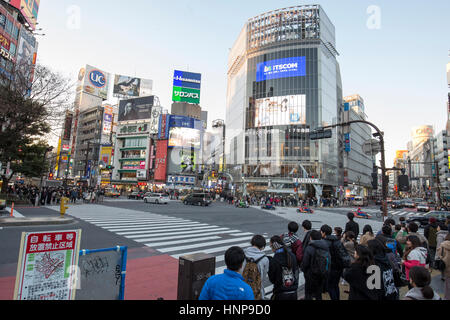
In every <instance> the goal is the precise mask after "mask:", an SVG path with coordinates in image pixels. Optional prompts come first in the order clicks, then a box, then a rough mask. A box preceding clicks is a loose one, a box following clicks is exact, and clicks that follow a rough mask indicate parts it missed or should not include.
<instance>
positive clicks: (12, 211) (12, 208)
mask: <svg viewBox="0 0 450 320" xmlns="http://www.w3.org/2000/svg"><path fill="white" fill-rule="evenodd" d="M11 217H14V202H13V203H12V205H11Z"/></svg>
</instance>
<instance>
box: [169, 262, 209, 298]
mask: <svg viewBox="0 0 450 320" xmlns="http://www.w3.org/2000/svg"><path fill="white" fill-rule="evenodd" d="M215 272H216V257H214V256H211V255H209V254H206V253H196V254H190V255H186V256H182V257H180V259H179V268H178V291H177V299H178V300H198V297H199V296H200V292H201V291H202V288H203V285H204V284H205V282H206V280H207V279H208V278H209V277H211V276H213V275H214V274H215Z"/></svg>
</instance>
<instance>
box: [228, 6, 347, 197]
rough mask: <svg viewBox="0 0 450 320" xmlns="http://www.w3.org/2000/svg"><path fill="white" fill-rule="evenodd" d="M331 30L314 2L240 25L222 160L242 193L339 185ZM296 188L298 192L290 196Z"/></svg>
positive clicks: (309, 192)
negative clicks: (315, 136) (327, 130)
mask: <svg viewBox="0 0 450 320" xmlns="http://www.w3.org/2000/svg"><path fill="white" fill-rule="evenodd" d="M335 47H336V42H335V28H334V26H333V24H332V23H331V21H330V20H329V18H328V17H327V15H326V14H325V12H324V10H323V9H322V7H321V6H319V5H306V6H296V7H290V8H284V9H278V10H274V11H270V12H266V13H263V14H261V15H259V16H256V17H254V18H251V19H249V20H248V21H247V23H246V24H245V25H244V27H243V28H242V31H241V32H240V34H239V36H238V38H237V40H236V42H235V43H234V45H233V47H232V48H231V50H230V53H229V59H228V74H227V75H228V88H227V107H226V132H227V133H226V144H225V145H226V156H227V159H226V163H227V166H228V170H229V172H230V173H231V174H232V175H233V177H234V181H235V183H236V184H237V188H238V189H239V190H240V191H242V192H243V193H253V192H256V193H259V192H261V193H267V192H268V193H278V194H294V193H297V192H298V193H299V194H303V195H304V196H305V197H307V196H310V197H312V196H321V195H322V192H323V195H324V196H330V195H335V193H336V191H337V190H336V188H338V186H339V185H342V181H340V178H339V177H340V176H341V174H340V171H342V160H340V156H339V151H338V150H339V141H341V140H342V138H341V137H340V134H338V132H339V129H334V130H333V137H332V138H331V139H326V140H317V141H310V139H309V133H310V132H311V131H312V130H314V129H316V128H317V127H320V126H326V125H331V124H335V123H337V122H338V121H339V119H338V116H339V110H340V109H341V108H342V84H341V77H340V68H339V64H338V62H337V60H336V57H337V55H338V52H337V50H336V48H335ZM295 191H297V192H295Z"/></svg>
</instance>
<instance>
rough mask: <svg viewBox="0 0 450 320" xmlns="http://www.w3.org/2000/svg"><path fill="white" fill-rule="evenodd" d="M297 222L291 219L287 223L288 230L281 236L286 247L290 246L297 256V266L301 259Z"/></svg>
mask: <svg viewBox="0 0 450 320" xmlns="http://www.w3.org/2000/svg"><path fill="white" fill-rule="evenodd" d="M297 231H298V224H297V222H295V221H291V222H289V224H288V232H286V233H284V234H283V235H282V236H281V239H282V240H283V242H284V244H285V245H286V247H288V248H291V250H292V253H293V254H294V255H295V257H296V258H297V266H300V264H301V263H302V259H303V244H302V241H301V240H300V239H299V238H298V236H297Z"/></svg>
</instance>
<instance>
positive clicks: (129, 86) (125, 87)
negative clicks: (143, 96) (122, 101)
mask: <svg viewBox="0 0 450 320" xmlns="http://www.w3.org/2000/svg"><path fill="white" fill-rule="evenodd" d="M140 88H141V79H139V78H133V77H127V76H121V75H116V77H115V78H114V89H113V94H114V95H115V96H128V97H139V90H140Z"/></svg>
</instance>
